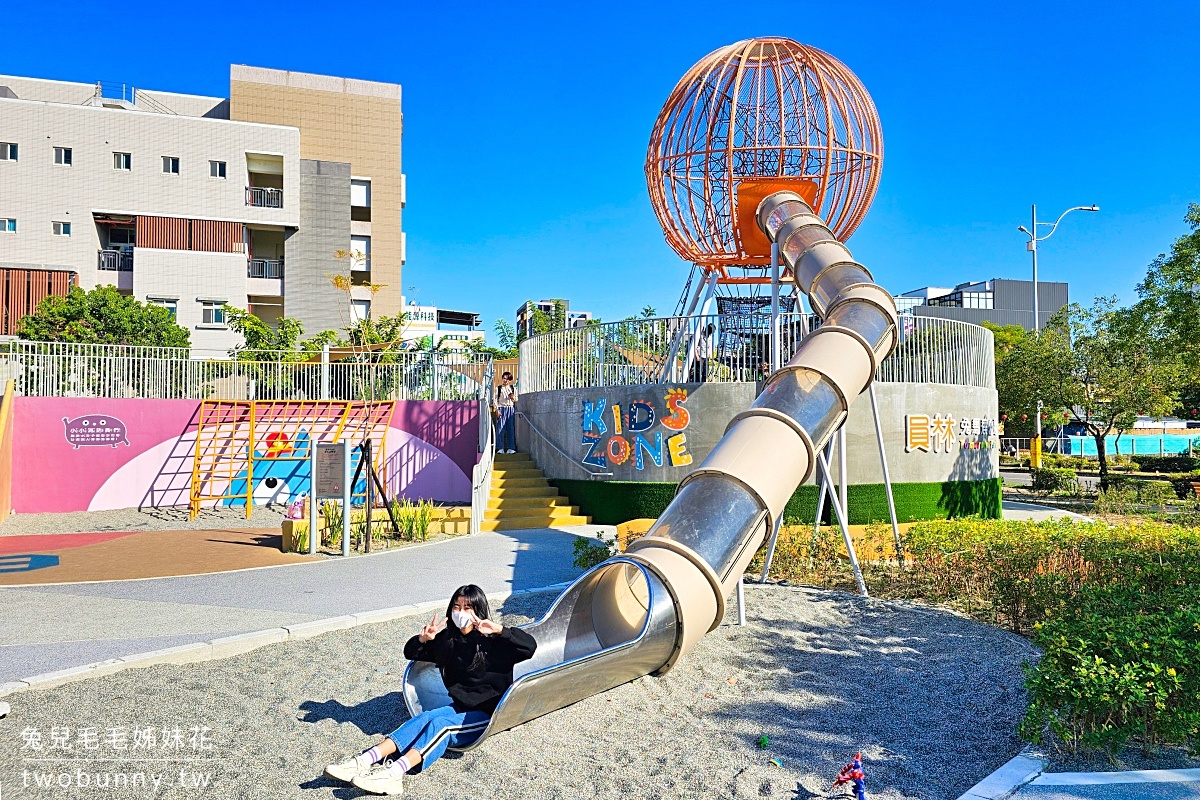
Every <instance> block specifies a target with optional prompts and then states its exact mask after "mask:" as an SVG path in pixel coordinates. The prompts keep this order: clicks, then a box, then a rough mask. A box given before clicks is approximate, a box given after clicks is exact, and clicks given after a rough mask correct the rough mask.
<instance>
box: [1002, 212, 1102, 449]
mask: <svg viewBox="0 0 1200 800" xmlns="http://www.w3.org/2000/svg"><path fill="white" fill-rule="evenodd" d="M1099 210H1100V206H1098V205H1095V204H1092V205H1090V206H1075V207H1074V208H1068V209H1067V210H1066V211H1064V212H1063V213H1061V214H1059V215H1058V219H1056V220H1054V222H1038V218H1037V206H1036V205H1034V206H1033V211H1032V213H1031V214H1030V215H1029V223H1030V227H1028V228H1026V227H1025V226H1024V225H1021V226H1018V227H1017V230H1019V231H1020V232H1021V233H1023V234H1025V235H1026V236H1028V237H1029V241H1028V242H1026V243H1025V249H1026V250H1028V251H1029V252H1030V254H1031V255H1032V256H1033V335H1034V336H1037V335H1038V334H1039V333H1040V332H1041V330H1042V318H1041V314H1040V313H1039V309H1038V270H1037V246H1038V242H1044V241H1046V240H1047V239H1049V238H1050V237H1051V236H1053V235H1054V231H1056V230H1058V223H1060V222H1062V221H1063V217H1065V216H1066V215H1067V214H1070V213H1071V212H1072V211H1099ZM1038 225H1049V226H1050V230H1049V231H1047V232H1046V234H1045V235H1044V236H1039V235H1038V232H1037V229H1038ZM1033 424H1034V431H1035V432H1036V435H1035V436H1034V439H1035V440H1036V441H1037V446H1036V455H1035V447H1034V444H1033V442H1030V446H1029V459H1030V460H1029V463H1030V466H1034V467H1037V466H1041V455H1042V401H1041V400H1038V401H1037V409H1036V411H1035V417H1034V423H1033Z"/></svg>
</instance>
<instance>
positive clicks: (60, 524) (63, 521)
mask: <svg viewBox="0 0 1200 800" xmlns="http://www.w3.org/2000/svg"><path fill="white" fill-rule="evenodd" d="M284 512H285V509H284V508H283V507H282V506H273V507H270V508H267V507H263V506H255V507H254V510H253V513H251V515H250V518H249V519H247V518H246V512H245V511H244V510H242V509H236V508H206V509H204V510H203V511H202V512H200V516H198V517H196V519H194V520H189V519H188V510H187V508H186V507H183V506H181V507H178V508H147V509H144V510H142V511H139V510H137V509H136V508H120V509H115V510H113V511H70V512H65V513H47V514H13V515H12V516H10V517H9V518H8V519H6V520H4V521H3V524H0V536H14V535H21V534H31V533H95V532H99V531H180V530H207V529H210V528H278V527H279V523H280V521H281V520H282V519H283V515H284Z"/></svg>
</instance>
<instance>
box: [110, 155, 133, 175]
mask: <svg viewBox="0 0 1200 800" xmlns="http://www.w3.org/2000/svg"><path fill="white" fill-rule="evenodd" d="M132 165H133V157H132V156H131V155H130V154H129V153H113V169H119V170H121V171H122V172H128V171H129V169H130V167H131V166H132Z"/></svg>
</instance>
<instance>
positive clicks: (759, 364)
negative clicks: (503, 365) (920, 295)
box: [519, 313, 996, 393]
mask: <svg viewBox="0 0 1200 800" xmlns="http://www.w3.org/2000/svg"><path fill="white" fill-rule="evenodd" d="M779 316H780V348H779V352H780V353H782V354H783V357H784V359H785V360H786V359H787V358H789V357H790V356H791V354H792V353H793V352H795V350H796V347H797V346H798V345H799V343H800V340H801V339H803V338H804V337H805V336H807V335H808V334H809V333H810V332H811V331H813V330H815V329H816V328H817V327H818V326H819V325H820V319H819V318H818V317H817V316H815V315H813V314H801V313H789V314H780V315H779ZM710 326H711V328H710ZM710 330H711V333H710ZM898 333H899V343H898V344H897V346H896V350H895V352H894V353H893V354H892V355H891V356H889V357H888V358H887V359H886V360H884V362H883V363H882V364H880V365H879V369H878V371H877V372H876V374H875V379H876V380H878V381H884V382H891V383H946V384H954V385H959V386H978V387H981V388H984V389H995V388H996V370H995V352H994V349H993V348H994V344H993V341H992V332H991V331H989V330H988V329H987V328H984V327H982V326H980V325H972V324H971V323H968V322H959V321H958V320H949V319H940V318H938V317H918V316H909V315H902V316H901V317H900V324H899V330H898ZM676 342H680V343H681V344H677V345H675V346H674V347H672V345H673V344H675V343H676ZM689 347H690V349H691V351H692V354H693V355H692V358H691V359H690V360H689V359H688V357H687V351H688V350H689ZM770 349H771V348H770V338H769V323H768V322H767V321H766V320H765V319H764V316H757V317H754V318H747V317H744V316H736V315H717V314H712V315H708V316H694V317H666V318H661V319H631V320H622V321H620V322H606V323H601V324H596V325H587V326H585V327H581V328H568V329H566V330H561V331H551V332H550V333H544V334H541V335H540V336H533V337H530V338H528V339H526V340H525V341H523V342H521V346H520V355H521V362H520V370H519V371H520V376H519V377H520V383H519V387H520V390H521V391H522V392H523V393H524V392H541V391H547V390H552V389H580V388H589V387H604V386H630V385H637V384H645V383H657V382H660V381H663V380H667V381H672V382H678V383H689V382H690V383H734V382H740V381H757V380H762V379H763V378H765V377H766V375H767V374H769V372H770V365H769V364H768V358H769V353H770ZM672 353H674V357H673V358H672ZM664 376H665V377H664Z"/></svg>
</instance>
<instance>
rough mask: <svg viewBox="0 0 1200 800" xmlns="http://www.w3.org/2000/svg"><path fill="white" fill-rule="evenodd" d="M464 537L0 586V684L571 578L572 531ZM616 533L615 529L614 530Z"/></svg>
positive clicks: (585, 529) (588, 529)
mask: <svg viewBox="0 0 1200 800" xmlns="http://www.w3.org/2000/svg"><path fill="white" fill-rule="evenodd" d="M601 530H606V528H605V527H603V526H595V525H589V526H576V527H573V528H570V529H569V530H551V529H549V528H540V529H535V530H525V531H503V532H498V533H483V534H479V535H477V536H470V537H467V536H464V537H462V538H458V539H450V540H445V541H440V542H434V543H430V544H425V545H414V546H410V547H405V548H402V549H400V550H394V551H390V552H382V553H378V554H371V555H366V556H357V557H355V558H350V559H347V560H345V561H341V560H336V559H331V560H322V561H319V562H313V563H305V564H295V565H286V566H276V567H263V568H258V569H247V570H240V571H236V572H222V573H212V574H207V575H192V576H180V577H172V578H154V579H145V580H128V581H106V582H102V583H76V584H61V585H41V586H24V587H11V588H0V683H3V682H4V681H8V680H15V679H18V678H21V677H24V676H28V675H34V674H39V673H43V672H50V671H53V670H59V669H65V668H67V667H73V666H78V665H81V664H87V663H91V662H95V661H101V660H104V659H108V658H114V657H117V656H122V655H131V654H134V653H140V652H145V651H148V650H156V649H159V648H163V647H171V646H175V645H180V644H188V643H191V642H200V641H206V640H209V639H212V638H213V637H215V636H230V635H233V634H237V633H245V632H249V631H256V630H262V629H264V628H271V627H277V626H281V625H288V624H296V623H299V622H306V621H310V620H316V619H323V618H326V617H333V616H340V615H343V614H349V613H355V612H364V611H373V610H376V609H381V608H389V607H393V606H399V605H405V604H409V603H421V602H427V601H430V600H436V599H439V598H448V597H449V596H450V594H451V592H453V591H454V589H455V588H456V587H458V586H460V585H462V584H464V583H476V584H479V585H480V586H481V587H483V590H484V591H485V592H488V593H491V592H502V591H516V590H520V589H529V588H535V587H539V586H548V585H551V584H555V583H559V582H562V581H565V580H570V579H571V578H573V577H575V575H577V574H578V572H579V571H578V570H577V569H575V567H574V566H572V564H571V561H572V559H573V545H574V542H575V539H576V535H575V534H576V533H578V534H585V535H594V534H595V532H597V531H601ZM607 532H608V533H609V534H610V535H611V533H612V531H611V529H607Z"/></svg>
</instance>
